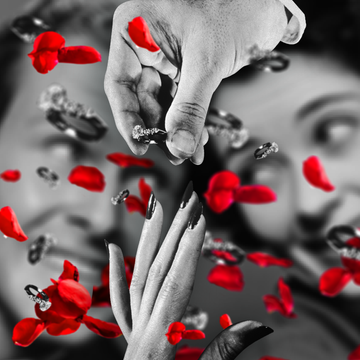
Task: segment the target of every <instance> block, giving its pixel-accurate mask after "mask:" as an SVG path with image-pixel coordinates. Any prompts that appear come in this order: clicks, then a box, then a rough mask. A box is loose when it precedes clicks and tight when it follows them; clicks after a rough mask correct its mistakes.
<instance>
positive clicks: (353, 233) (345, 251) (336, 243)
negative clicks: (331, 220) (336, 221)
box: [326, 225, 360, 260]
mask: <svg viewBox="0 0 360 360" xmlns="http://www.w3.org/2000/svg"><path fill="white" fill-rule="evenodd" d="M340 235H347V236H349V237H350V238H353V237H357V238H358V239H360V230H359V229H357V228H356V227H355V226H351V225H338V226H334V227H332V228H331V229H330V230H329V231H328V233H327V234H326V242H327V243H328V245H329V246H330V247H331V248H332V249H333V250H335V251H336V252H337V253H338V254H340V255H341V256H343V257H346V258H350V259H356V260H360V249H358V248H356V247H354V246H351V245H348V244H346V243H345V242H344V241H342V240H341V238H340Z"/></svg>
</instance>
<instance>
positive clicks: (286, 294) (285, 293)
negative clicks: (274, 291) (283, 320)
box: [278, 278, 294, 314]
mask: <svg viewBox="0 0 360 360" xmlns="http://www.w3.org/2000/svg"><path fill="white" fill-rule="evenodd" d="M278 287H279V294H280V298H281V301H282V303H283V305H284V308H285V311H286V313H287V314H291V313H292V312H293V310H294V299H293V297H292V294H291V290H290V287H289V286H288V285H287V284H285V282H284V280H283V278H280V279H279V282H278Z"/></svg>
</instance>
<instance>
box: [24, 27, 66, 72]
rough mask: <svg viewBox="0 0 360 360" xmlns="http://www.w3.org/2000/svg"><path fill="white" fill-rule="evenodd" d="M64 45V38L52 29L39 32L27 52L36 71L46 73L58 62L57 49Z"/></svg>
mask: <svg viewBox="0 0 360 360" xmlns="http://www.w3.org/2000/svg"><path fill="white" fill-rule="evenodd" d="M64 46H65V39H64V38H63V37H62V36H61V35H60V34H58V33H56V32H54V31H47V32H44V33H42V34H40V35H39V36H38V37H37V38H36V39H35V42H34V48H33V51H32V52H31V53H30V54H28V56H29V57H30V59H31V61H32V64H33V66H34V68H35V69H36V71H37V72H39V73H41V74H46V73H48V72H49V71H51V70H52V69H53V68H54V67H55V66H56V65H57V64H58V62H59V61H58V50H59V49H61V48H62V47H64Z"/></svg>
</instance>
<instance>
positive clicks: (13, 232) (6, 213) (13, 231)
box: [0, 206, 28, 242]
mask: <svg viewBox="0 0 360 360" xmlns="http://www.w3.org/2000/svg"><path fill="white" fill-rule="evenodd" d="M0 231H2V232H3V234H4V235H6V236H8V237H11V238H13V239H15V240H17V241H20V242H22V241H25V240H27V239H28V237H27V236H26V235H25V234H24V232H23V231H22V229H21V227H20V224H19V223H18V220H17V218H16V215H15V212H14V210H13V209H12V208H11V207H10V206H5V207H3V208H2V209H1V210H0Z"/></svg>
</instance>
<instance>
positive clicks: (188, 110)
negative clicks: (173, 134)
mask: <svg viewBox="0 0 360 360" xmlns="http://www.w3.org/2000/svg"><path fill="white" fill-rule="evenodd" d="M176 109H177V110H178V111H179V112H181V113H183V114H185V115H188V116H189V117H190V119H188V120H187V119H185V120H184V121H185V122H186V121H188V122H190V123H191V119H193V118H198V119H200V120H204V119H205V116H206V109H205V108H204V107H203V106H201V105H199V104H197V103H192V102H182V103H179V104H177V106H176Z"/></svg>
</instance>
